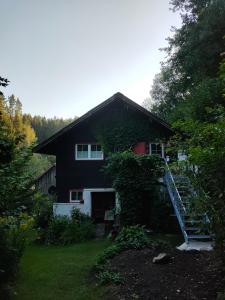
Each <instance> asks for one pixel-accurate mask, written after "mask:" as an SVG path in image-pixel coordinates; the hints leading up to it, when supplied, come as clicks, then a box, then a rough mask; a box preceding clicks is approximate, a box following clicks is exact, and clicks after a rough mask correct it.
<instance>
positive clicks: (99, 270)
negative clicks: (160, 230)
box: [94, 225, 171, 284]
mask: <svg viewBox="0 0 225 300" xmlns="http://www.w3.org/2000/svg"><path fill="white" fill-rule="evenodd" d="M145 247H150V248H153V249H157V250H159V251H162V249H163V250H165V249H167V250H168V249H169V248H170V247H171V246H170V245H169V243H167V242H165V241H163V240H159V239H155V238H153V237H149V236H148V235H147V233H146V230H145V228H144V226H140V225H135V226H128V227H123V228H122V230H121V231H120V233H119V235H118V236H117V238H116V240H115V244H113V245H111V246H109V247H108V248H107V249H105V250H104V251H103V252H102V253H101V254H99V255H98V256H97V258H96V263H95V265H94V271H95V272H96V277H97V278H98V279H99V280H100V282H101V283H103V284H106V283H116V284H118V283H123V278H122V277H121V276H120V274H119V273H117V272H114V271H112V270H110V268H111V267H110V263H109V262H110V259H112V258H113V257H115V256H116V255H118V254H119V253H121V252H122V251H124V250H128V249H136V250H137V249H142V248H145Z"/></svg>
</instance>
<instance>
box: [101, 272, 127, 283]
mask: <svg viewBox="0 0 225 300" xmlns="http://www.w3.org/2000/svg"><path fill="white" fill-rule="evenodd" d="M96 277H97V278H98V279H99V280H100V283H101V284H107V283H115V284H120V283H123V277H122V276H121V275H120V273H119V272H113V271H109V270H105V271H101V272H99V273H98V274H97V276H96Z"/></svg>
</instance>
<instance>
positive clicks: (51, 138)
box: [33, 92, 174, 152]
mask: <svg viewBox="0 0 225 300" xmlns="http://www.w3.org/2000/svg"><path fill="white" fill-rule="evenodd" d="M117 99H121V100H122V101H124V102H126V103H128V104H130V105H132V106H134V107H135V108H136V109H138V110H139V111H141V112H143V113H145V114H146V115H148V116H149V117H151V118H152V119H154V120H155V121H157V122H159V123H160V124H162V125H163V126H165V127H166V128H167V129H169V130H171V131H174V130H173V129H172V128H171V127H170V125H169V124H168V123H166V122H165V121H164V120H162V119H161V118H159V117H157V116H156V115H154V114H153V113H151V112H150V111H148V110H147V109H145V108H144V107H142V106H141V105H140V104H138V103H136V102H134V101H133V100H131V99H129V98H128V97H126V96H125V95H123V94H122V93H121V92H117V93H115V94H113V95H112V96H111V97H109V98H108V99H106V100H105V101H103V102H101V103H100V104H98V105H97V106H95V107H94V108H92V109H90V110H89V111H87V112H86V113H85V114H84V115H82V116H81V117H79V118H77V119H75V120H74V121H73V122H71V123H70V124H68V125H67V126H65V127H63V128H62V129H60V130H59V131H57V132H56V133H55V134H53V135H52V136H50V137H49V138H48V139H46V140H44V141H43V142H41V143H40V144H38V145H36V146H35V147H34V148H33V152H38V151H39V150H40V149H41V148H43V147H45V146H46V145H47V144H49V143H50V142H52V141H54V140H55V139H56V138H58V137H59V136H60V135H62V134H63V133H65V132H67V131H69V130H70V129H72V128H73V127H74V126H76V125H78V124H79V123H80V122H82V121H84V120H85V119H86V118H88V117H90V116H91V115H92V114H93V113H95V112H97V111H98V110H100V109H101V108H104V107H105V106H106V105H108V104H110V103H111V102H113V101H115V100H117Z"/></svg>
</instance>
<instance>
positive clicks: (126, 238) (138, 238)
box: [116, 225, 150, 249]
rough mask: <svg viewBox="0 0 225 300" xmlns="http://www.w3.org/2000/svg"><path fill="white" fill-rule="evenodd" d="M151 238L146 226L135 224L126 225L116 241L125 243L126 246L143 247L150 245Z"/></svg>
mask: <svg viewBox="0 0 225 300" xmlns="http://www.w3.org/2000/svg"><path fill="white" fill-rule="evenodd" d="M149 241H150V240H149V238H148V236H147V234H146V231H145V229H144V226H140V225H134V226H129V227H124V228H122V230H121V231H120V233H119V235H118V236H117V238H116V243H118V244H122V245H124V247H126V248H135V249H139V248H143V247H145V246H148V245H149Z"/></svg>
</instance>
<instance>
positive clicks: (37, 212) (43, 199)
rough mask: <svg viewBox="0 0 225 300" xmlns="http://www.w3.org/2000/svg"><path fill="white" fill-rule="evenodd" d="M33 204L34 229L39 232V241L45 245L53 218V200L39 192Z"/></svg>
mask: <svg viewBox="0 0 225 300" xmlns="http://www.w3.org/2000/svg"><path fill="white" fill-rule="evenodd" d="M33 204H34V205H33V215H34V227H35V228H36V229H37V231H38V236H37V241H38V242H40V243H43V242H45V240H46V233H47V229H48V227H49V224H50V222H51V220H52V218H53V207H52V206H53V198H51V197H49V196H47V195H44V194H41V193H39V192H38V193H36V194H35V195H34V199H33Z"/></svg>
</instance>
